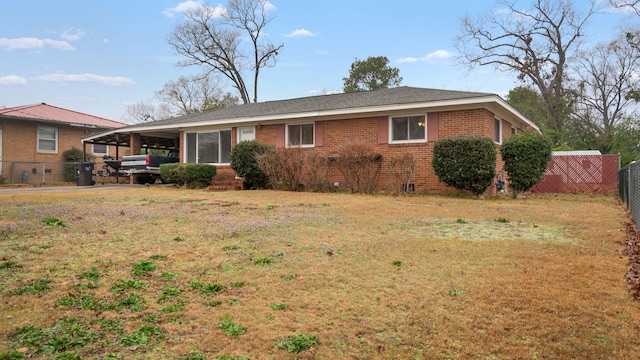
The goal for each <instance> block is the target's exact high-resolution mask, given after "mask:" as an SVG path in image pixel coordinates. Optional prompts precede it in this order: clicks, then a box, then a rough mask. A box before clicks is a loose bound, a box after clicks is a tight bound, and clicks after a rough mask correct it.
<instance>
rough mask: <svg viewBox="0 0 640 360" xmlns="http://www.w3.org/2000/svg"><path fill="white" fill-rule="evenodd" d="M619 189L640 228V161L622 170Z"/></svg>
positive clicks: (619, 176) (622, 198)
mask: <svg viewBox="0 0 640 360" xmlns="http://www.w3.org/2000/svg"><path fill="white" fill-rule="evenodd" d="M618 189H619V193H620V199H621V200H622V202H624V204H625V205H626V206H627V209H629V212H630V213H631V216H632V217H633V222H634V223H635V224H636V227H638V225H639V222H640V161H634V162H632V163H631V164H629V165H627V166H625V167H623V168H622V169H620V172H619V173H618Z"/></svg>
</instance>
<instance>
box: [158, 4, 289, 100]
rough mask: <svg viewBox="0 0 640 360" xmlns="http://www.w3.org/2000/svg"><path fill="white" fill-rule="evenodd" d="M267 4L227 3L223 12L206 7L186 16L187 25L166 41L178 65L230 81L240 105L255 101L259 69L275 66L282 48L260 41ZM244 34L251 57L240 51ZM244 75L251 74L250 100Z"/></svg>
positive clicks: (264, 24)
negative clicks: (202, 70)
mask: <svg viewBox="0 0 640 360" xmlns="http://www.w3.org/2000/svg"><path fill="white" fill-rule="evenodd" d="M266 4H267V2H266V0H230V1H229V7H228V9H226V12H221V11H220V8H214V7H212V6H209V5H207V6H203V7H199V8H197V9H195V10H192V11H190V12H188V13H187V14H185V16H186V19H187V20H186V22H185V23H184V24H181V25H178V26H177V27H176V28H175V29H174V31H173V32H172V33H171V34H170V35H169V37H168V40H167V41H168V43H169V45H170V46H171V47H173V49H174V51H175V52H176V53H177V54H179V55H182V56H184V58H185V59H184V60H182V61H180V62H179V65H181V66H204V67H205V68H207V72H211V73H219V74H221V75H223V76H224V77H226V78H227V79H228V80H230V81H231V84H232V86H233V87H234V88H235V89H236V90H237V91H238V93H239V95H240V98H241V99H242V102H243V103H245V104H246V103H250V102H251V101H252V100H253V101H254V102H256V101H258V77H259V73H260V69H261V68H262V67H265V66H274V65H275V57H276V55H277V54H278V50H280V49H281V48H282V47H283V46H284V45H279V46H278V47H275V46H273V45H272V44H271V43H269V42H266V41H262V40H261V35H262V31H263V29H264V27H265V26H266V25H267V24H268V23H269V22H270V21H271V20H272V19H273V16H271V15H270V14H268V10H267V9H265V5H266ZM243 34H245V35H244V36H247V37H248V39H250V43H251V50H250V52H251V55H247V54H246V53H248V52H249V51H246V52H245V51H244V50H243V49H242V43H243V42H244V37H243ZM250 58H251V59H252V60H249V59H250ZM245 71H251V72H252V73H253V99H252V97H251V96H250V95H249V94H250V93H249V89H248V87H247V84H246V80H245V78H244V75H245Z"/></svg>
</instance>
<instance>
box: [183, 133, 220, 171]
mask: <svg viewBox="0 0 640 360" xmlns="http://www.w3.org/2000/svg"><path fill="white" fill-rule="evenodd" d="M186 148H187V159H186V162H187V163H191V164H228V163H229V161H230V160H229V158H230V155H231V130H223V131H211V132H200V133H188V134H187V139H186Z"/></svg>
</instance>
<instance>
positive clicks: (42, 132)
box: [38, 126, 58, 153]
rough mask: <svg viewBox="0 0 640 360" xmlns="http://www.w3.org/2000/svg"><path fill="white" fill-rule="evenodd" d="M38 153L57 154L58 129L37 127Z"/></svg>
mask: <svg viewBox="0 0 640 360" xmlns="http://www.w3.org/2000/svg"><path fill="white" fill-rule="evenodd" d="M38 151H39V152H49V153H56V152H58V129H57V128H54V127H46V126H39V127H38Z"/></svg>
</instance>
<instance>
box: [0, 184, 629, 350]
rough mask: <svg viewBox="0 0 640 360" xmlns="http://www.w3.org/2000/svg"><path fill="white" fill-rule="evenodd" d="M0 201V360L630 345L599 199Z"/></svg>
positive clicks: (282, 196)
mask: <svg viewBox="0 0 640 360" xmlns="http://www.w3.org/2000/svg"><path fill="white" fill-rule="evenodd" d="M0 201H1V202H2V207H1V208H0V300H1V301H0V359H20V358H27V357H29V358H36V359H56V358H57V359H194V360H195V359H209V360H211V359H242V358H246V359H276V358H283V359H293V358H298V359H316V358H317V359H341V358H345V359H347V358H349V359H351V358H358V359H364V358H368V359H534V358H543V359H568V358H582V359H630V358H634V357H636V356H637V354H638V353H640V343H639V342H638V340H637V333H638V330H640V328H639V326H640V325H638V324H640V302H638V301H636V300H632V298H631V296H630V295H629V294H628V290H627V287H626V283H625V282H624V279H623V277H624V274H625V272H626V269H627V264H628V259H627V257H626V256H624V255H622V251H623V250H624V246H623V245H620V244H619V243H618V242H619V241H621V240H623V239H624V237H625V228H624V218H625V212H624V208H623V207H622V206H620V205H618V202H617V200H616V198H614V197H605V196H580V195H574V196H539V197H533V198H529V199H526V200H524V201H514V200H510V199H488V200H473V199H468V198H457V197H450V196H411V197H400V198H393V197H390V196H360V195H349V194H319V193H292V192H276V191H235V192H207V191H194V190H183V189H175V188H155V189H154V188H150V189H149V188H137V189H131V190H118V191H113V192H110V191H101V192H96V193H95V194H93V195H89V194H87V193H85V192H83V193H82V196H81V197H79V196H77V194H74V193H72V192H70V193H56V194H47V195H43V194H33V195H28V194H25V195H0Z"/></svg>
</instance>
